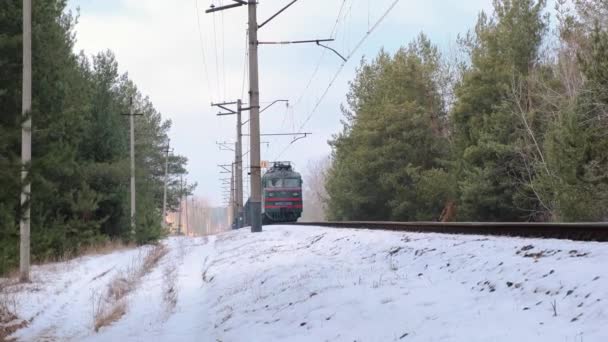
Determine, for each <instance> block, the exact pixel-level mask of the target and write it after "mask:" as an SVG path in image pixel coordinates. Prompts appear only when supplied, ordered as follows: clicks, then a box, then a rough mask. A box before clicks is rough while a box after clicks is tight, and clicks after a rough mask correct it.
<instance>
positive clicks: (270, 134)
mask: <svg viewBox="0 0 608 342" xmlns="http://www.w3.org/2000/svg"><path fill="white" fill-rule="evenodd" d="M243 135H245V136H249V134H243ZM260 135H261V136H282V135H304V136H308V135H312V133H309V132H306V133H304V132H302V133H266V134H260Z"/></svg>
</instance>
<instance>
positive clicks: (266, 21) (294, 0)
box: [258, 0, 298, 29]
mask: <svg viewBox="0 0 608 342" xmlns="http://www.w3.org/2000/svg"><path fill="white" fill-rule="evenodd" d="M296 1H298V0H293V1H292V2H290V3H288V4H287V5H285V7H283V8H281V9H280V10H279V11H278V12H277V13H275V14H273V15H272V16H271V17H270V18H268V19H266V20H265V21H264V22H263V23H261V24H260V25H258V29H261V28H262V27H263V26H264V25H266V24H268V22H269V21H271V20H272V19H274V18H276V16H278V15H279V14H281V13H283V11H285V10H286V9H288V8H289V7H290V6H291V5H293V4H295V3H296Z"/></svg>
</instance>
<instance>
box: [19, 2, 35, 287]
mask: <svg viewBox="0 0 608 342" xmlns="http://www.w3.org/2000/svg"><path fill="white" fill-rule="evenodd" d="M22 86H23V88H22V105H21V112H22V114H23V117H24V118H26V120H25V121H24V122H23V124H22V126H21V182H22V184H21V186H22V190H21V220H20V222H19V233H20V249H19V252H20V254H19V273H20V274H19V279H20V280H21V281H22V282H29V281H30V206H31V205H30V199H31V191H32V190H31V184H30V180H29V179H28V168H29V167H30V162H31V160H32V119H31V117H30V112H31V109H32V0H23V85H22Z"/></svg>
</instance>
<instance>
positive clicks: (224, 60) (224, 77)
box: [220, 1, 227, 98]
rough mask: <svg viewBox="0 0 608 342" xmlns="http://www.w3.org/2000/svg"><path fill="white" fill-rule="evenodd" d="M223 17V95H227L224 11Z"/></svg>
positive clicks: (221, 14)
mask: <svg viewBox="0 0 608 342" xmlns="http://www.w3.org/2000/svg"><path fill="white" fill-rule="evenodd" d="M222 2H223V1H220V5H223V4H222ZM220 16H221V19H222V82H223V83H224V84H223V86H224V95H223V97H224V98H225V97H226V83H227V82H226V40H225V39H224V37H225V31H226V30H225V29H226V26H225V25H224V12H221V13H220Z"/></svg>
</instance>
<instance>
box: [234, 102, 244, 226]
mask: <svg viewBox="0 0 608 342" xmlns="http://www.w3.org/2000/svg"><path fill="white" fill-rule="evenodd" d="M236 105H237V110H236V148H235V150H236V151H235V163H236V166H235V171H236V176H235V177H236V208H237V210H236V212H237V217H236V227H237V228H241V225H242V221H243V220H242V218H243V132H242V124H241V121H242V116H241V114H242V103H241V100H240V99H239V100H238V101H237V104H236Z"/></svg>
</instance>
